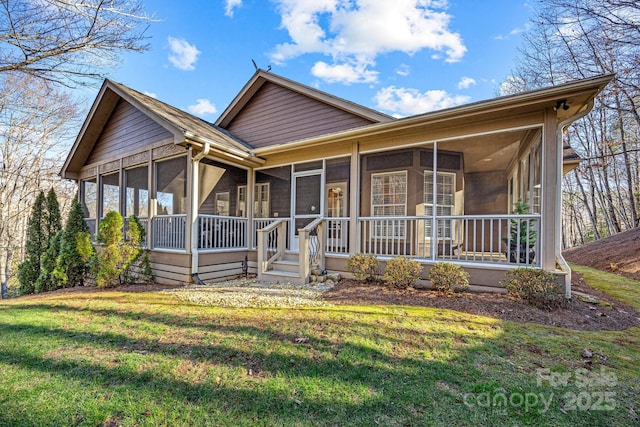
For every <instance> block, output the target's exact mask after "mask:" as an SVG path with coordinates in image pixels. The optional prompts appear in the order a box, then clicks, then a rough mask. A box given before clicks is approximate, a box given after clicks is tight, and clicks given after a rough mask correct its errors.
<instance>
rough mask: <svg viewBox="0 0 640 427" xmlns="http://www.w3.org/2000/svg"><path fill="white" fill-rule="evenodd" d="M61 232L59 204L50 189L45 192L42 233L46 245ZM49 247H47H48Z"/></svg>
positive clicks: (54, 193)
mask: <svg viewBox="0 0 640 427" xmlns="http://www.w3.org/2000/svg"><path fill="white" fill-rule="evenodd" d="M60 230H62V217H61V216H60V204H59V203H58V196H57V195H56V192H55V190H54V189H53V188H50V189H49V191H48V192H47V203H46V210H45V214H44V224H43V232H44V235H45V238H46V239H47V243H49V242H51V241H52V240H53V238H54V237H55V236H56V234H58V232H60ZM48 246H49V245H47V247H48Z"/></svg>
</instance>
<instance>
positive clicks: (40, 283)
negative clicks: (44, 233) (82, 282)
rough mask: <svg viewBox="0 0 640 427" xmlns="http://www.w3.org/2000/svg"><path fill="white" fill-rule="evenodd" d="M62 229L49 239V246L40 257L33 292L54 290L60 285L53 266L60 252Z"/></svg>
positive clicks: (60, 282)
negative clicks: (38, 270)
mask: <svg viewBox="0 0 640 427" xmlns="http://www.w3.org/2000/svg"><path fill="white" fill-rule="evenodd" d="M61 242H62V231H59V232H58V233H57V234H56V235H55V236H53V238H52V239H51V240H50V241H49V247H48V248H47V250H46V251H45V253H44V254H43V255H42V258H41V259H40V276H38V280H36V283H35V293H40V292H49V291H55V290H56V289H58V288H60V287H62V281H61V280H60V278H59V277H58V276H57V275H56V274H55V268H56V265H57V262H58V258H59V254H60V244H61Z"/></svg>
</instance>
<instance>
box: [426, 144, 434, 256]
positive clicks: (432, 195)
mask: <svg viewBox="0 0 640 427" xmlns="http://www.w3.org/2000/svg"><path fill="white" fill-rule="evenodd" d="M432 182H433V188H432V191H431V197H432V199H433V200H432V202H431V219H430V220H429V221H431V236H429V238H430V239H431V257H430V258H431V259H432V260H435V259H436V258H437V257H438V228H437V227H438V223H437V221H436V213H437V212H436V211H437V209H436V205H437V204H438V141H433V181H432ZM423 197H424V196H423Z"/></svg>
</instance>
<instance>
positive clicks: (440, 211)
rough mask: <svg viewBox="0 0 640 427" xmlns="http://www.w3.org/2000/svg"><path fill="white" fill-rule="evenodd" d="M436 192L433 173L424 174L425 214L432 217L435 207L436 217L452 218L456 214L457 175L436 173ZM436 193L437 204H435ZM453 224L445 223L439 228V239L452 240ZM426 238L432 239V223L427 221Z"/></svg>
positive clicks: (426, 172)
mask: <svg viewBox="0 0 640 427" xmlns="http://www.w3.org/2000/svg"><path fill="white" fill-rule="evenodd" d="M435 190H436V191H435V192H434V189H433V172H432V171H425V172H424V214H425V216H432V215H433V209H434V206H435V213H436V216H450V215H454V213H455V193H456V174H454V173H447V172H437V173H436V189H435ZM434 193H435V204H434ZM451 225H452V222H451V221H443V223H442V224H441V225H440V226H439V227H438V236H437V237H438V239H451V238H452V235H453V232H452V227H451ZM425 237H426V238H430V237H431V221H425Z"/></svg>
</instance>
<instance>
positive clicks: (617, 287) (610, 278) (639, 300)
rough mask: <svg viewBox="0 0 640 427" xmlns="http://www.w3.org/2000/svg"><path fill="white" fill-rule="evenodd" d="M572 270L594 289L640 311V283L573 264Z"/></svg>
mask: <svg viewBox="0 0 640 427" xmlns="http://www.w3.org/2000/svg"><path fill="white" fill-rule="evenodd" d="M571 269H572V270H575V271H577V272H578V273H580V274H582V276H583V277H584V280H585V281H586V282H587V283H589V284H590V285H591V286H593V287H594V288H596V289H600V290H601V291H604V292H606V293H608V294H609V295H612V296H614V297H616V298H617V299H619V300H620V301H624V302H626V303H627V304H629V305H632V306H634V307H635V308H636V309H637V310H640V282H638V281H636V280H631V279H627V278H626V277H623V276H619V275H617V274H611V273H607V272H605V271H601V270H596V269H595V268H589V267H584V266H581V265H574V264H571Z"/></svg>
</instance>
